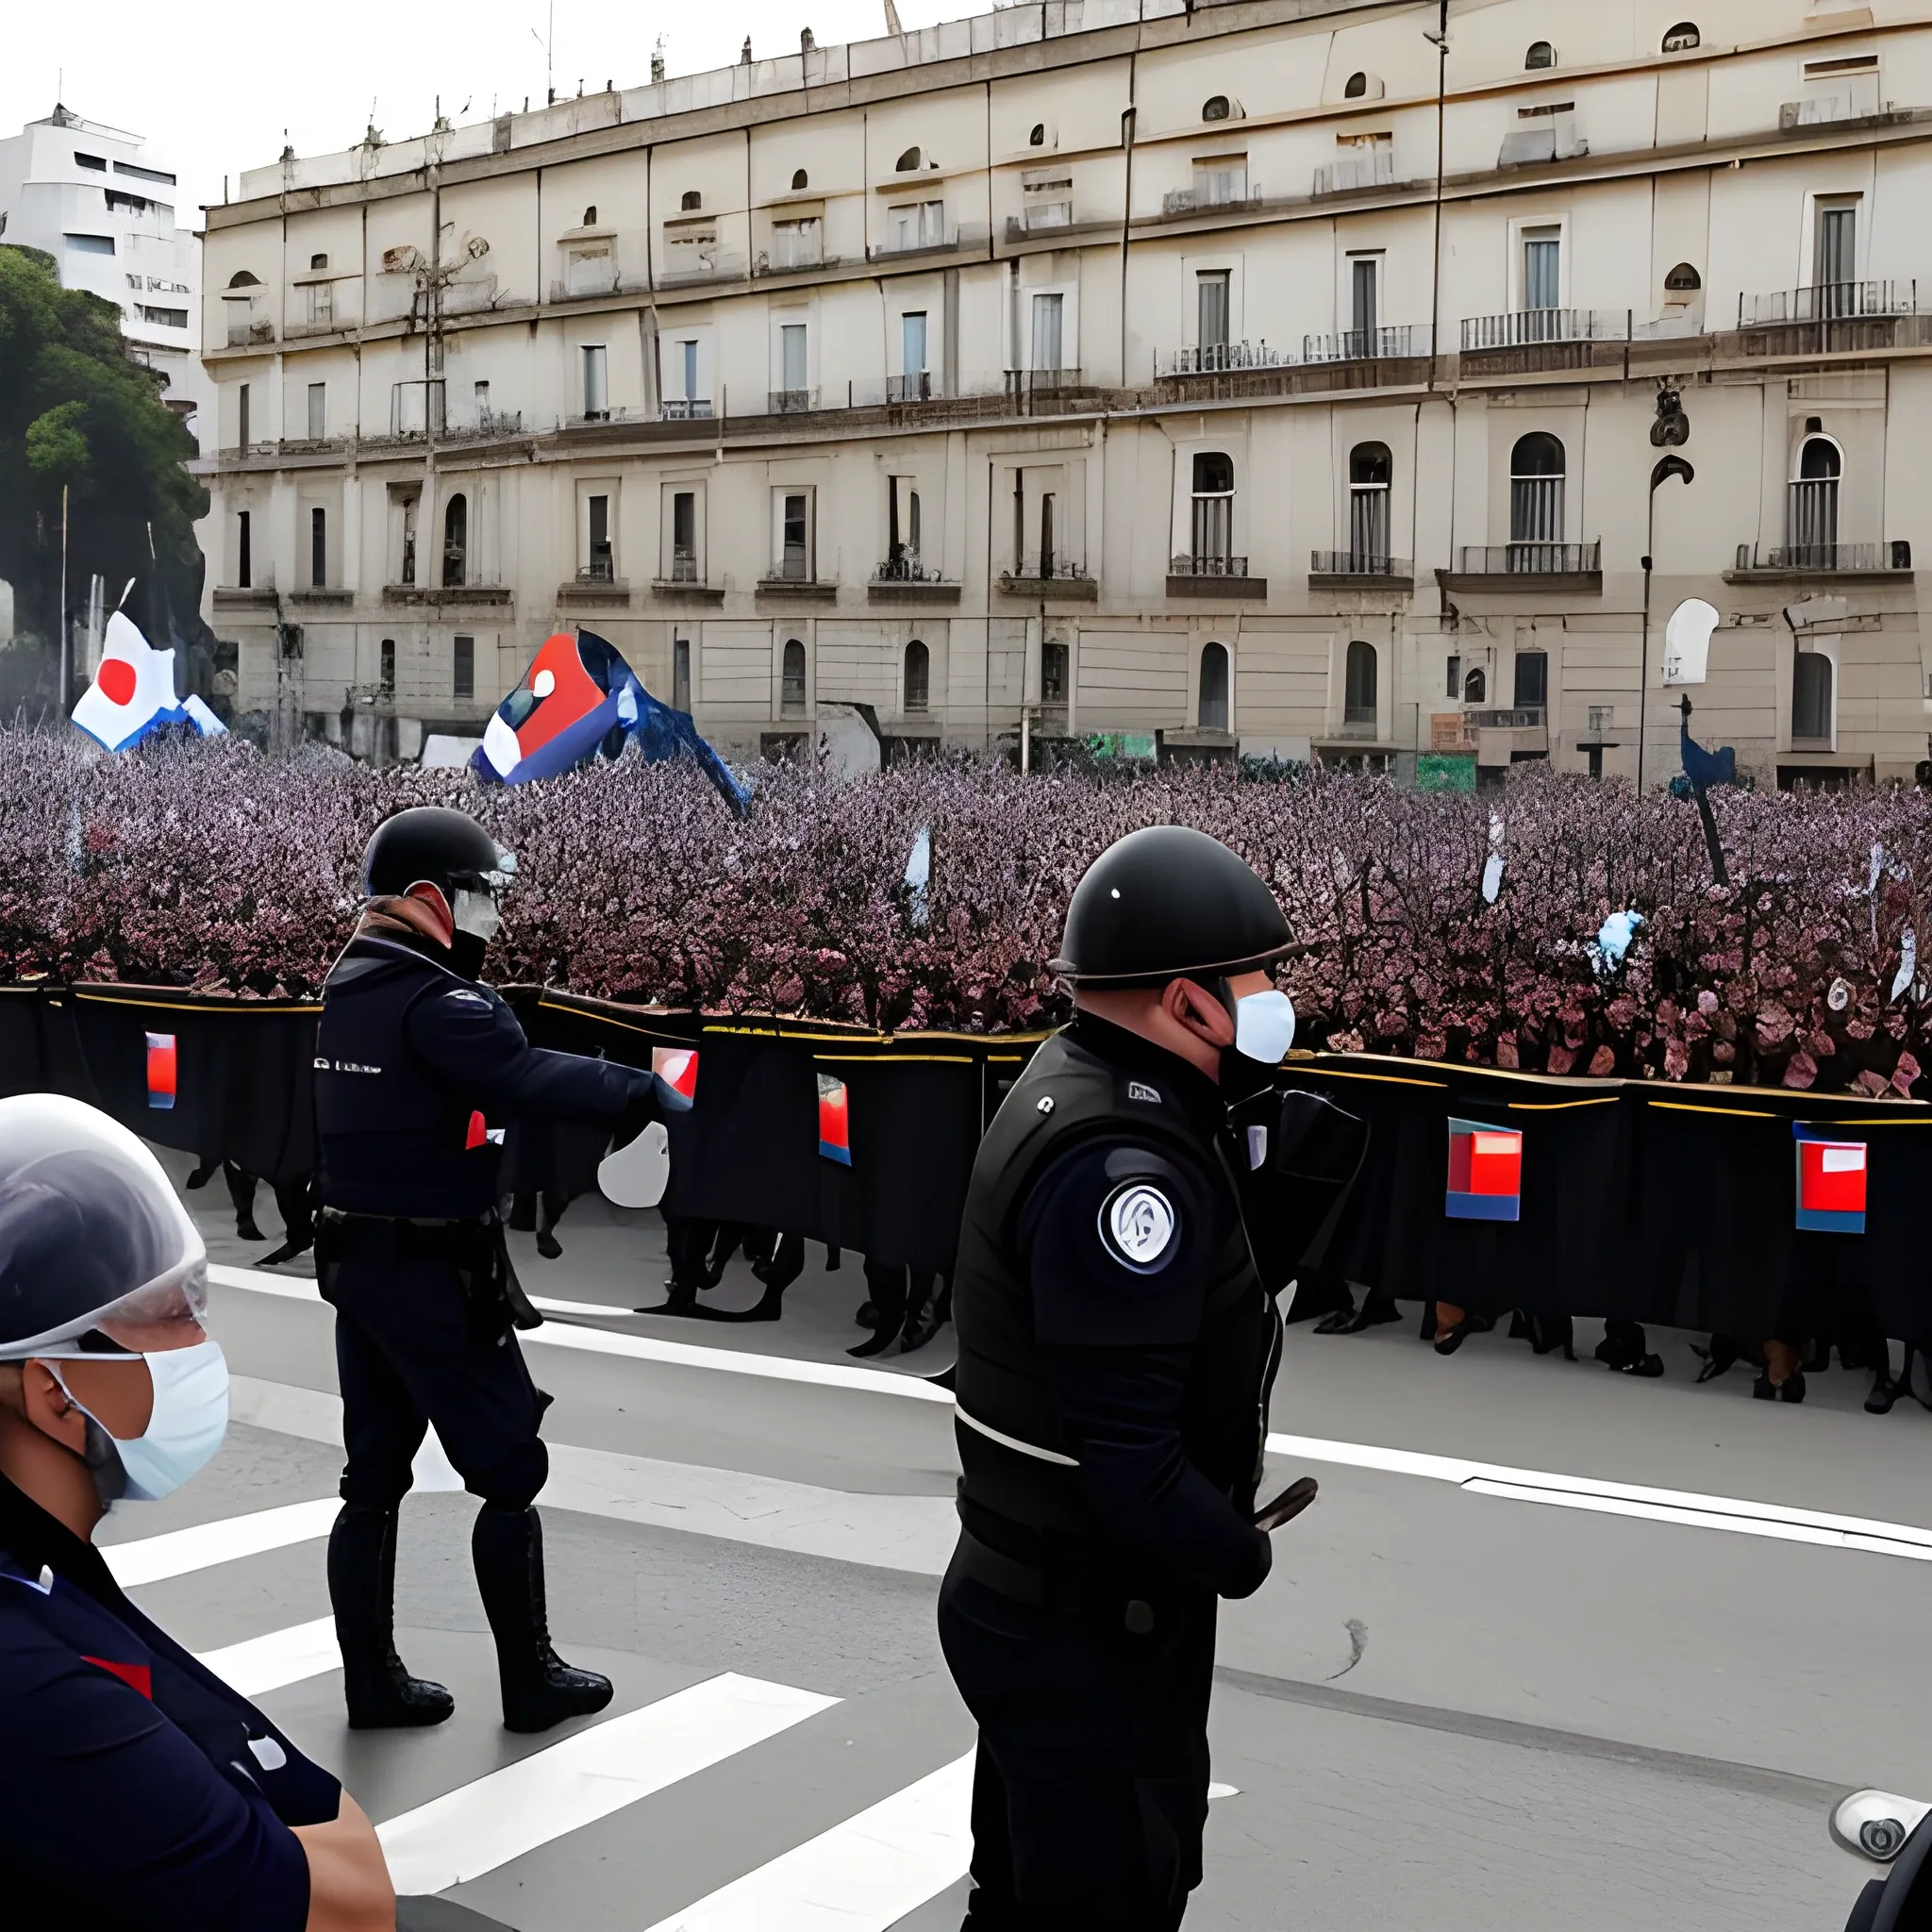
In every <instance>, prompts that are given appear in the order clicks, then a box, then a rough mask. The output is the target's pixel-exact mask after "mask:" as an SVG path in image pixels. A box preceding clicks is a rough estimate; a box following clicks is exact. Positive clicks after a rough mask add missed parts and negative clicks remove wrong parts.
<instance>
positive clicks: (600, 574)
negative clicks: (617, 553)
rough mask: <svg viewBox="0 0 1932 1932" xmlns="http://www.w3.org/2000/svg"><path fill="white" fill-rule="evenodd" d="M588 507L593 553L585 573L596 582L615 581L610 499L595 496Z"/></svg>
mask: <svg viewBox="0 0 1932 1932" xmlns="http://www.w3.org/2000/svg"><path fill="white" fill-rule="evenodd" d="M587 508H588V509H589V512H590V526H591V532H590V534H591V555H590V561H589V564H588V565H587V567H586V569H585V572H584V575H586V576H588V577H590V578H591V580H592V581H593V582H596V583H600V584H608V583H613V582H615V581H616V577H617V570H616V558H615V557H614V555H613V554H612V552H611V548H610V499H609V498H608V496H601V495H600V496H593V497H591V498H590V500H589V503H588V505H587Z"/></svg>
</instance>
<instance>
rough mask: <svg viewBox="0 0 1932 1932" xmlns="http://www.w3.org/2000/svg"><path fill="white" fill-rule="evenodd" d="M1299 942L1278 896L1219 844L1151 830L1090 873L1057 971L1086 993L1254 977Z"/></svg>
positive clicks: (1079, 889) (1172, 829) (1079, 891)
mask: <svg viewBox="0 0 1932 1932" xmlns="http://www.w3.org/2000/svg"><path fill="white" fill-rule="evenodd" d="M1292 943H1293V941H1292V940H1291V937H1290V934H1289V929H1288V921H1287V920H1286V919H1285V918H1284V917H1283V916H1282V911H1281V908H1280V907H1279V906H1277V905H1276V904H1275V902H1274V893H1273V892H1271V891H1269V890H1268V888H1267V886H1266V885H1265V884H1264V883H1263V882H1262V880H1261V878H1260V876H1259V874H1257V873H1256V872H1255V871H1254V869H1253V868H1252V867H1251V866H1249V865H1248V864H1246V863H1245V862H1244V861H1243V860H1241V859H1240V858H1236V857H1235V855H1234V854H1233V853H1232V852H1230V851H1229V850H1228V849H1227V847H1226V846H1225V845H1224V844H1223V843H1222V842H1221V841H1220V840H1219V839H1210V838H1209V837H1208V834H1207V833H1206V832H1196V831H1191V830H1190V829H1189V828H1188V827H1187V826H1186V825H1149V826H1147V827H1146V828H1145V829H1144V830H1141V831H1139V832H1130V833H1128V834H1127V836H1126V837H1125V838H1124V839H1121V840H1117V841H1115V842H1114V843H1113V844H1111V845H1109V846H1108V848H1107V850H1106V851H1105V852H1103V853H1102V854H1101V855H1100V857H1099V858H1096V859H1095V860H1094V861H1093V863H1092V864H1091V865H1090V866H1089V867H1088V868H1087V872H1086V875H1085V876H1084V877H1083V878H1082V879H1081V881H1080V883H1079V884H1078V885H1077V886H1075V887H1074V902H1073V904H1072V905H1071V906H1069V907H1068V908H1067V934H1066V939H1065V941H1063V943H1062V945H1061V948H1060V951H1061V955H1062V957H1061V958H1058V959H1056V960H1055V961H1054V962H1053V965H1054V970H1055V971H1056V972H1058V973H1065V974H1070V975H1071V976H1072V977H1073V979H1074V981H1075V983H1076V984H1078V985H1080V986H1092V987H1107V986H1154V985H1159V984H1162V983H1164V982H1165V981H1167V980H1170V979H1177V978H1181V977H1183V976H1186V977H1189V978H1197V979H1198V978H1202V977H1212V976H1215V975H1217V974H1230V973H1247V972H1251V971H1253V970H1254V969H1255V968H1257V967H1260V966H1266V965H1268V964H1269V963H1270V962H1271V961H1272V960H1274V959H1278V958H1280V957H1281V956H1282V954H1284V953H1285V952H1287V951H1288V950H1289V947H1290V946H1291V944H1292Z"/></svg>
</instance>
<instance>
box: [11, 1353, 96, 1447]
mask: <svg viewBox="0 0 1932 1932" xmlns="http://www.w3.org/2000/svg"><path fill="white" fill-rule="evenodd" d="M15 1374H16V1376H17V1378H18V1379H14V1378H13V1377H9V1378H8V1381H7V1382H0V1402H5V1403H6V1405H7V1407H8V1408H10V1409H12V1410H13V1411H14V1412H15V1413H16V1414H17V1415H19V1416H20V1417H21V1418H22V1419H23V1420H24V1421H25V1423H26V1424H28V1425H29V1426H30V1427H32V1428H35V1429H38V1430H39V1431H40V1433H41V1434H42V1435H43V1436H45V1437H48V1438H49V1439H50V1440H51V1441H56V1442H58V1443H59V1444H60V1446H61V1447H62V1448H63V1449H71V1450H73V1452H74V1453H75V1455H76V1456H84V1455H86V1454H87V1417H86V1416H84V1415H83V1414H82V1413H81V1412H80V1410H79V1409H78V1408H77V1407H75V1405H74V1402H73V1401H72V1399H71V1398H70V1397H69V1396H68V1393H67V1391H66V1390H64V1389H63V1388H61V1386H60V1383H59V1380H58V1377H57V1376H56V1374H55V1373H54V1371H53V1370H52V1369H50V1368H49V1367H48V1366H47V1365H46V1363H45V1362H34V1361H29V1362H22V1363H20V1364H18V1365H17V1367H16V1370H15ZM9 1385H10V1386H9Z"/></svg>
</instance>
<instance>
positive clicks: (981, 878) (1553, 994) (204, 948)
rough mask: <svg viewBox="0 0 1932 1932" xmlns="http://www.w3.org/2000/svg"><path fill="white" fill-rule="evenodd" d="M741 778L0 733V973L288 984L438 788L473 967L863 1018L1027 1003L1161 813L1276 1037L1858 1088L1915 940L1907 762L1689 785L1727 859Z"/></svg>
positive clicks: (1138, 785)
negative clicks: (1076, 913)
mask: <svg viewBox="0 0 1932 1932" xmlns="http://www.w3.org/2000/svg"><path fill="white" fill-rule="evenodd" d="M754 775H755V778H756V786H757V790H756V796H755V800H754V803H753V806H752V808H751V812H750V815H749V817H748V819H746V820H745V821H743V822H742V823H741V822H739V821H738V820H736V819H734V818H732V817H731V816H730V815H729V814H728V813H727V812H726V811H725V810H724V808H722V807H721V805H720V803H719V801H718V796H717V793H716V792H715V791H713V790H712V789H711V787H710V785H709V784H708V782H707V781H706V780H705V779H704V778H703V777H702V776H701V775H699V774H697V773H696V772H695V771H694V770H692V769H691V768H689V767H687V766H681V765H675V764H674V765H660V766H646V765H644V764H642V763H641V762H640V761H638V760H636V759H635V758H627V759H625V760H624V761H621V762H620V763H618V764H615V765H604V766H599V767H596V768H594V769H592V770H589V771H586V772H581V773H577V774H572V775H569V776H565V777H561V778H557V779H553V780H550V781H547V782H545V783H543V784H541V785H532V786H527V787H520V788H512V789H508V790H506V789H494V788H486V787H482V786H480V785H478V784H477V783H476V781H475V779H474V778H473V777H472V776H471V775H470V774H468V773H467V772H453V773H450V772H422V771H415V770H408V769H391V770H384V771H377V770H371V769H368V768H366V767H362V766H358V765H355V764H353V763H351V762H350V761H348V760H347V759H344V758H341V757H340V756H339V755H337V754H334V753H330V752H326V751H324V750H322V749H319V748H317V749H311V750H308V751H306V752H303V753H300V754H297V755H294V756H290V757H281V758H275V757H264V756H263V755H261V754H259V753H258V752H257V751H255V750H254V749H253V748H251V747H250V746H248V745H247V744H245V743H242V742H240V741H235V740H232V739H231V740H226V741H211V742H208V743H190V744H168V745H159V746H154V747H151V748H148V749H145V750H143V751H142V752H139V753H136V754H132V755H126V756H123V757H120V758H107V757H104V756H100V755H97V754H94V753H92V751H91V750H89V749H88V748H86V747H84V746H83V745H82V744H81V743H79V742H77V741H75V740H74V739H70V738H67V737H64V736H51V735H47V734H43V733H40V732H34V731H28V730H22V729H14V730H0V979H7V980H12V981H20V980H25V979H28V978H31V977H35V976H44V977H49V978H56V979H110V980H122V981H126V982H133V983H148V984H169V985H182V986H190V985H192V986H195V987H200V988H204V989H207V990H209V991H230V992H235V993H239V994H242V995H244V996H245V995H263V994H273V993H275V992H278V991H279V992H289V993H307V992H311V991H314V990H315V989H316V987H317V986H318V985H319V983H320V980H321V976H322V974H323V973H324V972H325V970H326V967H327V964H328V961H329V960H330V958H332V957H333V956H334V954H335V952H336V950H337V949H338V947H339V946H340V945H341V941H342V940H343V938H344V937H345V935H346V932H347V929H348V925H349V923H350V911H351V907H352V904H353V894H354V890H355V872H356V865H357V860H358V855H359V854H360V852H361V849H362V846H363V844H364V842H365V841H366V840H367V838H368V835H369V833H370V831H371V829H372V828H373V827H374V825H375V824H376V823H378V822H379V821H380V820H381V819H382V818H383V817H385V816H387V815H388V814H389V813H390V812H391V811H393V810H395V809H397V808H400V807H402V806H405V805H410V804H424V803H455V804H461V805H462V806H464V807H465V808H468V809H471V810H474V811H475V812H476V813H477V814H478V815H479V816H480V817H481V818H482V819H483V820H484V822H485V823H486V824H488V825H489V826H490V827H491V830H492V831H493V832H494V833H495V835H496V837H497V838H498V839H499V841H501V842H503V843H504V844H506V845H508V846H509V847H511V848H512V849H513V850H515V851H516V853H517V854H518V856H519V859H520V862H521V866H522V871H523V883H522V884H521V885H520V887H519V889H518V891H517V893H516V895H515V897H514V898H513V899H512V901H511V902H510V907H509V921H508V924H507V925H506V927H505V929H504V931H503V933H502V934H501V936H500V937H499V939H498V940H497V941H496V943H495V946H494V948H493V950H492V955H491V969H490V970H491V976H492V977H494V978H496V979H497V980H498V981H499V982H502V983H508V982H511V981H532V980H541V981H545V982H548V983H550V984H553V985H558V986H562V987H567V988H569V989H571V990H573V991H577V992H581V993H589V994H595V995H603V996H608V997H614V998H621V999H626V1000H648V1001H655V1002H658V1003H661V1004H665V1005H669V1006H674V1007H692V1006H695V1007H702V1008H708V1009H713V1010H718V1009H737V1010H758V1011H777V1012H784V1013H800V1014H806V1015H809V1016H811V1017H815V1018H821V1019H837V1020H850V1021H860V1022H864V1023H868V1024H874V1025H877V1026H880V1027H885V1028H892V1029H901V1028H960V1029H967V1030H972V1031H997V1030H1001V1029H1010V1028H1024V1027H1030V1026H1039V1025H1043V1024H1053V1023H1055V1022H1057V1021H1058V1020H1060V1019H1061V1018H1063V1017H1064V1015H1065V1014H1066V1012H1067V1010H1068V1006H1067V1000H1066V995H1065V992H1064V991H1063V989H1062V988H1061V987H1060V985H1059V983H1058V981H1057V979H1056V977H1055V975H1054V974H1053V973H1052V972H1051V971H1050V970H1049V963H1048V962H1049V961H1050V960H1051V959H1052V958H1053V957H1054V953H1055V949H1056V946H1057V944H1058V939H1059V934H1060V925H1061V920H1062V917H1063V915H1064V911H1065V908H1066V903H1067V898H1068V895H1069V893H1070V892H1071V891H1072V888H1073V885H1074V881H1075V880H1076V879H1077V878H1078V876H1079V874H1080V873H1081V871H1082V869H1083V868H1084V867H1085V866H1086V865H1087V864H1088V862H1089V861H1090V860H1091V858H1093V857H1094V855H1095V854H1097V853H1098V852H1099V851H1100V850H1101V849H1102V848H1103V847H1104V846H1106V845H1107V844H1108V842H1109V841H1111V840H1113V839H1115V838H1117V837H1119V836H1120V835H1121V834H1123V833H1124V832H1126V831H1129V830H1131V829H1133V828H1134V827H1135V826H1137V825H1141V824H1154V823H1158V822H1163V821H1174V822H1179V823H1184V824H1192V825H1197V826H1199V827H1201V828H1202V829H1203V830H1205V831H1208V832H1211V833H1213V834H1214V835H1215V836H1216V837H1217V838H1220V839H1222V840H1224V841H1225V842H1226V843H1227V844H1229V845H1231V846H1232V847H1234V849H1235V850H1237V851H1238V852H1240V853H1241V856H1242V857H1243V858H1246V859H1248V860H1249V862H1250V863H1251V864H1253V865H1255V866H1256V867H1257V870H1259V871H1260V872H1261V873H1262V874H1264V876H1266V877H1267V878H1268V879H1270V880H1271V882H1272V883H1273V884H1274V887H1275V889H1276V890H1277V891H1278V892H1279V894H1280V897H1281V899H1282V902H1283V904H1284V905H1285V906H1286V908H1288V910H1289V913H1290V916H1291V920H1292V921H1293V924H1294V926H1295V929H1296V932H1297V934H1298V936H1299V938H1300V941H1301V942H1302V945H1303V948H1304V950H1303V951H1302V952H1301V953H1300V954H1299V955H1298V956H1297V957H1296V958H1293V959H1291V961H1289V962H1288V964H1287V965H1286V966H1285V967H1284V968H1283V983H1284V984H1285V985H1286V987H1287V988H1288V990H1289V991H1290V993H1291V995H1292V997H1293V1000H1294V1003H1295V1006H1296V1008H1297V1010H1298V1012H1299V1015H1300V1023H1301V1031H1300V1043H1302V1044H1304V1045H1312V1046H1323V1045H1325V1046H1328V1047H1333V1048H1337V1049H1342V1050H1351V1051H1355V1050H1365V1051H1370V1052H1383V1053H1392V1054H1400V1055H1411V1056H1415V1057H1418V1058H1428V1059H1451V1060H1461V1061H1468V1062H1472V1063H1479V1064H1491V1065H1500V1066H1504V1067H1518V1068H1522V1069H1524V1070H1529V1071H1538V1072H1548V1073H1553V1074H1594V1075H1599V1076H1604V1075H1609V1074H1624V1075H1649V1076H1654V1077H1657V1078H1662V1079H1671V1080H1717V1081H1721V1082H1722V1081H1726V1080H1735V1081H1737V1082H1740V1083H1761V1084H1783V1085H1786V1086H1789V1087H1794V1088H1810V1087H1817V1088H1819V1089H1821V1090H1824V1089H1835V1090H1852V1091H1863V1092H1866V1093H1871V1094H1874V1095H1875V1094H1879V1093H1883V1092H1885V1091H1888V1090H1890V1091H1897V1092H1900V1093H1907V1092H1911V1091H1915V1086H1916V1084H1917V1083H1919V1082H1920V1079H1921V1075H1920V1061H1921V1060H1922V1059H1932V1056H1928V1055H1927V1053H1926V1043H1927V1035H1928V1029H1932V1002H1928V1000H1927V997H1926V986H1925V982H1924V978H1922V977H1921V975H1920V972H1919V967H1918V957H1917V949H1918V940H1917V935H1918V934H1920V933H1922V932H1924V931H1925V930H1926V925H1925V898H1926V893H1927V889H1928V883H1932V801H1928V800H1927V799H1926V798H1925V797H1924V796H1923V795H1921V794H1919V793H1916V792H1904V791H1856V792H1849V793H1840V794H1836V795H1803V796H1799V795H1790V794H1778V793H1769V792H1753V791H1741V790H1729V789H1725V790H1724V791H1720V792H1719V793H1718V794H1717V795H1716V796H1715V798H1714V805H1715V808H1716V815H1717V824H1718V826H1719V829H1720V832H1721V836H1722V838H1723V841H1724V848H1725V852H1726V856H1727V858H1728V861H1729V867H1730V872H1731V875H1732V878H1733V881H1734V883H1733V884H1732V885H1731V886H1730V887H1728V888H1719V887H1716V886H1713V885H1712V884H1711V882H1710V864H1709V859H1708V857H1707V852H1706V848H1705V843H1704V839H1703V836H1702V833H1701V830H1700V827H1699V824H1698V819H1697V813H1696V808H1695V807H1694V806H1693V805H1692V804H1691V803H1689V802H1687V801H1683V800H1679V799H1676V798H1673V797H1671V796H1670V795H1669V794H1667V793H1663V792H1657V793H1651V794H1648V795H1646V796H1644V797H1641V798H1640V797H1638V796H1637V795H1636V794H1635V793H1634V792H1633V791H1631V790H1630V789H1629V788H1627V787H1624V786H1618V785H1604V784H1591V783H1590V782H1589V781H1587V780H1585V779H1581V778H1577V777H1570V776H1565V775H1563V774H1557V773H1553V772H1549V771H1547V770H1543V769H1526V770H1522V771H1519V772H1517V773H1514V774H1511V775H1510V778H1509V781H1508V783H1507V786H1506V787H1505V788H1504V789H1503V790H1502V791H1498V792H1491V793H1485V794H1481V795H1478V796H1475V797H1469V796H1457V795H1451V794H1426V793H1421V792H1416V791H1403V790H1398V789H1396V788H1395V787H1393V786H1391V784H1389V783H1387V782H1386V781H1383V780H1380V779H1374V778H1362V777H1357V776H1351V775H1346V774H1332V773H1324V772H1319V771H1316V772H1309V773H1306V774H1294V775H1290V776H1288V777H1286V778H1279V779H1273V778H1271V779H1265V780H1257V779H1255V778H1252V777H1242V776H1240V775H1238V774H1235V773H1232V772H1230V771H1227V770H1224V769H1218V770H1178V769H1168V770H1162V771H1159V772H1155V771H1151V770H1146V769H1141V770H1126V771H1122V772H1120V773H1118V774H1108V773H1102V774H1098V775H1095V774H1046V775H1042V774H1033V775H1031V776H1025V777H1023V776H1021V775H1019V774H1015V773H1013V772H1011V771H1010V770H1007V769H1003V768H1001V767H999V766H997V765H995V764H992V763H990V762H985V761H979V760H971V759H966V758H952V759H946V760H941V761H933V762H927V763H920V764H914V765H909V766H905V767H901V768H898V769H895V770H891V771H888V772H884V773H881V774H877V775H876V776H872V777H867V778H864V779H860V780H855V781H848V782H843V783H839V782H834V781H832V780H830V779H828V778H826V777H824V775H823V774H819V773H816V772H814V771H813V770H811V769H810V768H809V767H806V768H799V767H794V766H768V767H760V768H758V770H757V771H756V773H755V774H754ZM923 832H924V833H926V834H928V835H929V841H930V877H929V881H928V882H927V883H926V884H925V885H924V887H919V886H916V885H908V882H907V872H908V858H910V856H911V854H912V852H913V849H914V847H915V844H917V843H919V842H920V838H921V834H922V833H923ZM1496 859H1500V861H1501V872H1500V879H1499V878H1498V877H1497V868H1496V866H1495V864H1494V863H1493V861H1494V860H1496ZM1486 879H1487V885H1488V886H1489V887H1491V888H1493V897H1491V894H1490V892H1489V891H1486ZM1631 914H1634V915H1636V918H1635V919H1634V920H1632V919H1628V918H1624V917H1623V915H1631ZM1626 937H1627V940H1628V943H1627V946H1625V945H1624V940H1625V938H1626ZM1919 1091H1924V1090H1923V1089H1920V1090H1919Z"/></svg>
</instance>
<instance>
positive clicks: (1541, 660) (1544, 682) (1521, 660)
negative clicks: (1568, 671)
mask: <svg viewBox="0 0 1932 1932" xmlns="http://www.w3.org/2000/svg"><path fill="white" fill-rule="evenodd" d="M1549 701H1550V659H1549V654H1548V653H1547V652H1544V651H1518V652H1517V654H1516V708H1517V709H1518V710H1519V711H1541V709H1542V708H1543V707H1544V706H1545V705H1547V704H1548V703H1549Z"/></svg>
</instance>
